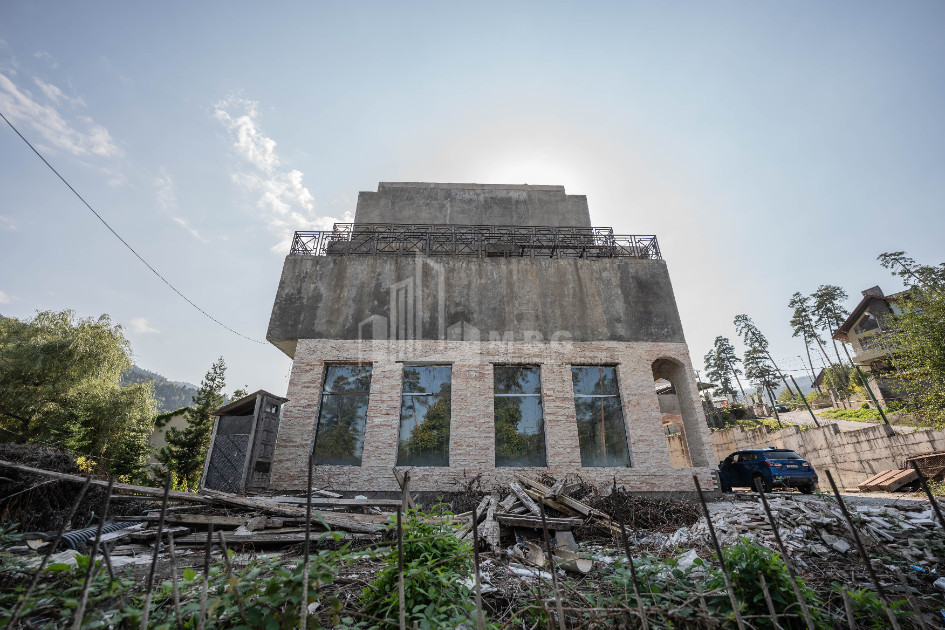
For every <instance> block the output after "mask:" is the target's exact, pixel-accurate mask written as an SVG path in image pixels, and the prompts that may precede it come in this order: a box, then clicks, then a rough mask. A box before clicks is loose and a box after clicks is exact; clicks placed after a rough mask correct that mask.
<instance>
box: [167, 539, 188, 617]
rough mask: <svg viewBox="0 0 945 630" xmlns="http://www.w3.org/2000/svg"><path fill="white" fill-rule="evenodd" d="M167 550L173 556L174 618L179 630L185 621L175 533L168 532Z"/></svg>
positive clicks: (172, 592) (172, 588) (172, 595)
mask: <svg viewBox="0 0 945 630" xmlns="http://www.w3.org/2000/svg"><path fill="white" fill-rule="evenodd" d="M167 552H168V554H170V556H171V597H172V599H173V600H174V620H175V621H177V628H178V630H180V629H182V628H183V627H184V621H183V619H181V614H180V591H179V590H178V588H177V556H176V555H175V554H174V534H173V532H168V534H167Z"/></svg>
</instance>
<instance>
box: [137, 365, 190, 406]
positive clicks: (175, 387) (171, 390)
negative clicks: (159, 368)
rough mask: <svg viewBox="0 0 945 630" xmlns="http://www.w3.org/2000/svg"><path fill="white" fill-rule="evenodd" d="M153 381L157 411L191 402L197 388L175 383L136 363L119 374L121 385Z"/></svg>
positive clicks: (186, 404)
mask: <svg viewBox="0 0 945 630" xmlns="http://www.w3.org/2000/svg"><path fill="white" fill-rule="evenodd" d="M147 381H151V382H152V383H154V398H155V400H157V405H158V413H166V412H168V411H174V410H175V409H180V408H181V407H187V406H189V405H190V404H191V399H192V398H193V396H194V394H195V393H197V388H196V387H194V386H193V385H190V384H189V383H179V382H178V383H175V382H172V381H169V380H167V379H166V378H164V377H163V376H161V375H160V374H156V373H154V372H150V371H148V370H145V369H144V368H140V367H138V366H137V365H133V366H131V369H130V370H129V371H127V372H125V373H124V374H122V376H121V382H122V385H130V384H133V383H144V382H147Z"/></svg>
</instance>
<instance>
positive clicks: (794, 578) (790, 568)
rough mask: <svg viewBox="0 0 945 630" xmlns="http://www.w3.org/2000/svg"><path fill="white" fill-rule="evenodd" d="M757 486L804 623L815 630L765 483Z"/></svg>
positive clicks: (759, 480) (761, 482)
mask: <svg viewBox="0 0 945 630" xmlns="http://www.w3.org/2000/svg"><path fill="white" fill-rule="evenodd" d="M755 484H756V486H757V490H758V494H759V496H760V497H761V505H762V507H764V511H765V516H766V517H767V518H768V524H769V525H771V531H773V532H774V540H775V542H776V543H777V544H778V551H780V552H781V559H782V560H784V566H785V567H786V568H787V570H788V575H789V576H790V578H791V586H793V587H794V597H795V598H796V599H797V603H798V604H800V606H801V613H802V614H803V615H804V621H805V622H807V628H808V630H814V629H815V628H816V626H815V625H814V620H813V618H812V617H811V614H810V609H809V608H808V607H807V600H806V599H805V598H804V594H803V593H802V592H801V587H800V584H798V583H797V580H798V578H797V573H795V571H794V563H793V562H792V561H791V557H790V556H789V555H788V551H787V547H786V546H785V544H784V541H783V540H782V539H781V531H780V530H779V529H778V523H777V521H775V520H774V513H772V512H771V506H770V505H769V504H768V495H767V493H766V492H765V488H764V483H763V481H762V479H761V478H760V477H759V478H758V479H756V480H755Z"/></svg>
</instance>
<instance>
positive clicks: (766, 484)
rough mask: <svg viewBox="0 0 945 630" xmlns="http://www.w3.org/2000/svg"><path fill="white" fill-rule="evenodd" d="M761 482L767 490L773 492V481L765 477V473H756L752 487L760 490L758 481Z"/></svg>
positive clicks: (752, 479)
mask: <svg viewBox="0 0 945 630" xmlns="http://www.w3.org/2000/svg"><path fill="white" fill-rule="evenodd" d="M759 481H760V482H761V487H762V488H764V490H765V492H771V482H770V481H768V480H767V479H765V478H764V475H762V474H760V473H755V474H754V476H752V478H751V489H752V490H754V491H755V492H758V482H759Z"/></svg>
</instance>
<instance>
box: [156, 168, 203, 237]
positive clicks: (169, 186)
mask: <svg viewBox="0 0 945 630" xmlns="http://www.w3.org/2000/svg"><path fill="white" fill-rule="evenodd" d="M152 184H153V185H154V196H155V198H156V199H157V204H158V207H160V208H161V209H162V210H163V211H164V212H166V213H167V214H170V215H171V220H172V221H173V222H174V223H176V224H177V225H179V226H181V227H182V228H184V229H185V230H187V232H189V233H190V235H191V236H193V237H194V238H196V239H198V240H201V241H203V242H204V243H206V242H207V239H205V238H204V237H203V236H201V235H200V232H198V231H197V230H195V229H194V228H193V227H192V226H191V225H190V222H189V221H188V220H187V219H185V218H183V217H180V216H176V215H177V214H179V208H178V206H177V185H176V184H175V183H174V179H173V178H172V177H171V175H170V173H168V172H167V169H165V168H164V167H163V166H162V167H161V173H160V175H158V176H157V177H155V178H154V181H153V182H152Z"/></svg>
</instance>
